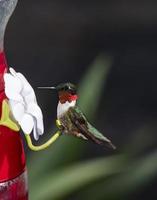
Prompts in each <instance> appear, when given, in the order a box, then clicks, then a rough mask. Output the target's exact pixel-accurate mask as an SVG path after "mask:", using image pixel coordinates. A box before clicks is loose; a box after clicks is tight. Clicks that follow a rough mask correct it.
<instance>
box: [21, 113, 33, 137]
mask: <svg viewBox="0 0 157 200" xmlns="http://www.w3.org/2000/svg"><path fill="white" fill-rule="evenodd" d="M19 124H20V126H21V128H22V130H23V132H24V133H25V134H30V133H31V132H32V130H33V127H34V121H33V117H32V116H31V115H29V114H25V115H24V116H23V118H22V119H21V121H20V122H19Z"/></svg>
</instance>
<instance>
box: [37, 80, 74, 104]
mask: <svg viewBox="0 0 157 200" xmlns="http://www.w3.org/2000/svg"><path fill="white" fill-rule="evenodd" d="M39 88H40V89H55V90H57V92H58V97H59V101H60V103H62V104H64V103H66V102H69V103H71V102H72V101H76V100H77V99H78V96H77V88H76V86H75V85H74V84H72V83H61V84H59V85H58V86H56V87H39Z"/></svg>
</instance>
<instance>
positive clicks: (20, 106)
mask: <svg viewBox="0 0 157 200" xmlns="http://www.w3.org/2000/svg"><path fill="white" fill-rule="evenodd" d="M9 71H10V73H6V74H5V75H4V82H5V94H6V96H7V97H8V99H9V105H10V107H11V111H12V114H13V116H14V118H15V120H16V121H17V122H18V124H19V125H20V126H21V129H22V130H23V132H24V133H25V134H30V133H31V132H32V131H33V135H34V138H35V140H38V138H39V136H40V135H42V134H43V133H44V125H43V115H42V111H41V109H40V107H39V106H38V104H37V100H36V96H35V92H34V90H33V88H32V87H31V85H30V84H29V82H28V81H27V80H26V78H25V77H24V76H23V75H22V74H21V73H17V72H16V71H15V70H14V69H13V68H10V69H9Z"/></svg>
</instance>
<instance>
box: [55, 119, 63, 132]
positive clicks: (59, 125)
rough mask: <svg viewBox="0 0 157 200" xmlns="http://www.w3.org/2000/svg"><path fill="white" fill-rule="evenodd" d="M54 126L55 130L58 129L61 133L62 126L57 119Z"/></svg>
mask: <svg viewBox="0 0 157 200" xmlns="http://www.w3.org/2000/svg"><path fill="white" fill-rule="evenodd" d="M56 126H57V128H58V129H59V130H61V131H63V129H64V127H63V125H62V124H61V122H60V120H59V119H57V120H56Z"/></svg>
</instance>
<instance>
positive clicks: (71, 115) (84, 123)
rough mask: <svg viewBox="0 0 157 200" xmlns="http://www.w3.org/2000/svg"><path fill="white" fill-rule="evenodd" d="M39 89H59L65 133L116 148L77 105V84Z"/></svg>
mask: <svg viewBox="0 0 157 200" xmlns="http://www.w3.org/2000/svg"><path fill="white" fill-rule="evenodd" d="M39 89H56V90H57V91H58V96H59V102H58V107H57V118H58V120H59V121H60V124H61V127H62V131H63V133H65V134H69V135H74V136H76V137H79V138H82V139H84V140H91V141H93V142H94V143H96V144H99V145H105V146H109V147H112V148H113V149H115V146H114V145H113V144H112V142H111V141H110V140H109V139H108V138H106V137H105V136H103V135H102V134H101V133H100V132H99V131H98V130H97V129H96V128H94V127H93V126H92V125H91V124H90V123H89V122H88V120H87V119H86V117H85V115H84V114H83V113H82V111H81V110H80V109H79V107H78V106H77V105H76V103H77V99H78V95H77V89H76V86H75V85H73V84H72V83H62V84H59V85H58V86H57V87H39Z"/></svg>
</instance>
